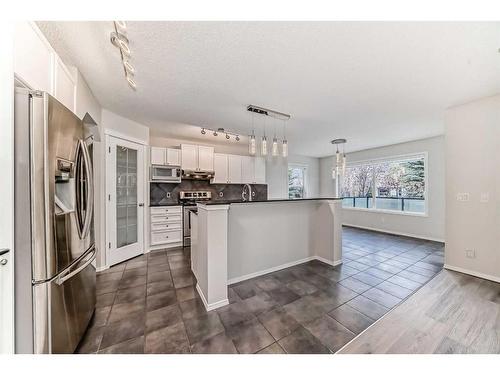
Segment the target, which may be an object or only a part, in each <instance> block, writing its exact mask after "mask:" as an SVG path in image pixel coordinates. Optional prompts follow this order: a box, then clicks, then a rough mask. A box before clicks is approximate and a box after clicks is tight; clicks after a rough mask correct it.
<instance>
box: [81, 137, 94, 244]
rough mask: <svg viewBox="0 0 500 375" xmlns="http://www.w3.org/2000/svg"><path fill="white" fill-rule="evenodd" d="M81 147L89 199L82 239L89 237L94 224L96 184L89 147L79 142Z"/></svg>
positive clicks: (87, 200) (83, 142)
mask: <svg viewBox="0 0 500 375" xmlns="http://www.w3.org/2000/svg"><path fill="white" fill-rule="evenodd" d="M78 143H79V147H80V151H81V152H82V157H83V163H84V168H85V180H86V185H87V186H86V190H87V197H86V204H87V207H85V219H84V221H83V228H82V238H85V237H87V235H88V234H89V231H90V225H91V223H92V212H93V209H94V182H93V178H92V164H91V162H90V155H89V150H88V148H87V145H86V144H85V141H83V140H79V141H78Z"/></svg>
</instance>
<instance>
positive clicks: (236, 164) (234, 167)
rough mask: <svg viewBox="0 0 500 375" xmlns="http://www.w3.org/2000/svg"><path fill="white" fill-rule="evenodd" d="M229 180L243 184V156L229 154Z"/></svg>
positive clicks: (231, 182)
mask: <svg viewBox="0 0 500 375" xmlns="http://www.w3.org/2000/svg"><path fill="white" fill-rule="evenodd" d="M227 162H228V163H227V165H228V168H227V170H228V176H229V178H228V180H229V183H230V184H241V182H242V181H241V156H239V155H228V156H227Z"/></svg>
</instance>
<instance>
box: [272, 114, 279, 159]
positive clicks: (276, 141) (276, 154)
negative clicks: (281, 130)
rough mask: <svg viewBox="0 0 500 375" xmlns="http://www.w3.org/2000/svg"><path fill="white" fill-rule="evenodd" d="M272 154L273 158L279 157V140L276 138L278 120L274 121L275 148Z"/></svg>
mask: <svg viewBox="0 0 500 375" xmlns="http://www.w3.org/2000/svg"><path fill="white" fill-rule="evenodd" d="M271 154H272V155H273V156H278V138H276V119H275V120H274V137H273V148H272V152H271Z"/></svg>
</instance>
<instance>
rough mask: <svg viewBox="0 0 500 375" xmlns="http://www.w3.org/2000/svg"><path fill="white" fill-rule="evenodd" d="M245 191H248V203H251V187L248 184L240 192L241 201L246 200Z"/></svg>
mask: <svg viewBox="0 0 500 375" xmlns="http://www.w3.org/2000/svg"><path fill="white" fill-rule="evenodd" d="M247 189H248V201H249V202H251V201H252V186H251V185H250V184H245V185H243V191H242V192H241V199H243V201H246V200H247V192H246V190H247Z"/></svg>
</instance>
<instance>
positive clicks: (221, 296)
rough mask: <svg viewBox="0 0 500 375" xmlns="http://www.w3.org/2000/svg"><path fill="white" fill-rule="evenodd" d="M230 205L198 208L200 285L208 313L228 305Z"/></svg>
mask: <svg viewBox="0 0 500 375" xmlns="http://www.w3.org/2000/svg"><path fill="white" fill-rule="evenodd" d="M228 208H229V206H227V205H217V206H205V205H198V223H197V224H198V241H197V246H196V248H197V251H198V254H197V256H198V259H197V269H198V274H199V275H200V276H199V280H198V284H197V286H196V288H197V290H198V292H199V293H200V297H201V299H202V300H203V303H204V305H205V308H206V309H207V310H214V309H216V308H218V307H221V306H224V305H227V304H228V303H229V302H228V298H227V278H228V275H227V244H228V241H227V235H228V234H227V233H228V232H227V231H228Z"/></svg>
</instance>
